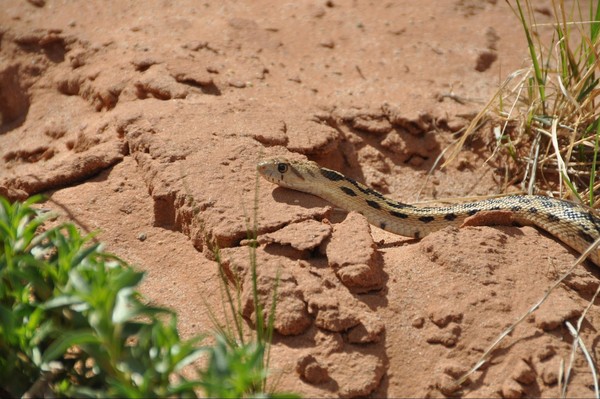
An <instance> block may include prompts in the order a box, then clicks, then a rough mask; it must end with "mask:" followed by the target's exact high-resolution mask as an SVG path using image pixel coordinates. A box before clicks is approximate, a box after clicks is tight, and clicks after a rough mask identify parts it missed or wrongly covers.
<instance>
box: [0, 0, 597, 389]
mask: <svg viewBox="0 0 600 399" xmlns="http://www.w3.org/2000/svg"><path fill="white" fill-rule="evenodd" d="M535 3H536V4H538V3H539V4H538V7H537V8H535V9H536V10H538V11H536V18H537V22H538V23H539V25H540V28H539V32H538V33H539V34H540V35H549V34H551V33H552V28H551V26H550V22H551V21H552V17H551V16H549V14H550V13H551V12H552V11H551V10H552V7H551V6H549V5H548V4H546V3H549V2H547V1H542V0H540V1H536V2H535ZM0 8H1V10H0V195H3V196H7V197H9V198H11V199H24V198H27V197H28V196H30V195H32V194H35V193H44V194H46V195H47V201H46V202H44V203H43V204H42V205H41V206H43V207H44V208H48V209H52V210H54V211H56V212H58V213H59V214H60V215H61V216H60V220H73V221H74V222H75V223H77V224H78V226H79V227H80V228H81V229H82V230H84V231H86V232H92V231H98V232H99V234H98V239H99V240H101V241H103V242H105V243H106V245H107V247H108V250H110V251H111V252H114V253H116V254H117V255H118V256H120V257H122V258H124V259H126V260H127V261H128V262H130V263H132V264H133V265H135V267H137V268H139V269H140V270H144V271H146V272H147V278H146V280H145V281H144V283H143V287H142V289H143V292H144V294H145V295H146V296H147V297H148V298H149V300H151V301H153V302H155V303H158V304H161V305H164V306H169V307H171V308H173V309H175V310H176V311H178V313H179V318H178V320H179V325H180V329H181V332H182V335H183V336H184V337H189V336H192V335H196V334H200V333H205V332H209V331H210V330H212V327H213V326H212V324H211V318H210V312H209V310H208V309H211V310H212V312H213V314H216V316H217V318H219V317H223V315H222V314H221V313H222V312H221V310H222V309H223V305H222V302H223V297H222V296H220V295H219V294H218V293H219V283H220V277H219V269H218V265H217V263H216V262H215V250H216V249H217V248H218V249H219V251H220V258H221V260H222V265H223V270H224V271H225V274H226V276H227V278H228V279H229V280H230V281H231V283H232V286H233V284H234V283H235V284H237V285H238V286H239V288H240V295H241V305H242V309H241V311H242V314H243V316H244V320H245V322H246V323H247V324H248V326H250V327H252V326H253V323H254V320H255V318H256V309H255V306H254V303H253V301H252V295H251V291H250V288H251V282H250V277H249V276H250V273H249V271H250V267H251V266H250V255H249V246H250V245H253V244H254V243H255V241H254V240H253V239H252V236H251V235H249V233H248V232H249V230H251V229H253V228H254V226H256V243H257V245H258V248H257V250H256V270H257V274H258V279H257V288H258V296H259V300H260V301H261V303H262V304H263V305H264V306H263V309H267V312H268V311H270V309H271V307H270V304H271V303H272V301H273V300H276V303H277V306H276V308H275V315H274V317H275V319H274V320H275V331H276V333H275V339H274V345H273V348H272V352H271V354H272V359H271V362H270V365H271V368H272V370H271V371H272V374H273V376H274V378H275V379H278V381H279V387H281V388H282V389H283V390H285V391H291V392H298V393H299V394H301V395H303V396H305V397H334V396H341V397H365V396H369V395H371V396H373V397H406V396H409V397H425V396H427V397H440V396H443V395H447V396H456V395H463V396H471V397H501V396H504V397H525V396H529V397H531V396H540V397H556V396H558V395H559V394H560V392H559V388H558V387H559V383H558V375H559V366H560V363H561V360H563V359H567V358H568V357H569V356H570V352H571V346H570V342H572V337H571V336H570V334H569V333H568V330H567V329H566V327H565V323H566V322H571V323H572V324H575V323H576V321H577V318H578V317H579V316H580V315H581V314H582V313H583V311H584V309H585V307H586V306H587V303H588V301H589V300H590V298H591V296H592V295H593V294H594V292H595V291H596V289H597V287H598V275H599V274H598V271H597V270H594V268H593V267H591V266H589V265H588V266H582V267H580V268H578V269H577V270H576V271H575V273H574V274H573V275H572V276H571V277H570V278H569V279H568V280H567V281H566V282H565V284H564V285H563V286H561V287H560V288H559V289H557V290H556V291H555V292H554V293H553V294H552V296H551V298H550V300H549V301H548V302H547V303H545V304H544V305H543V306H542V307H541V308H540V309H539V311H538V312H536V313H534V314H533V315H531V316H529V318H527V319H526V321H525V322H524V323H523V324H521V325H520V326H519V327H517V329H516V330H515V331H514V332H513V333H512V334H511V336H510V337H508V338H507V341H506V342H505V343H504V344H503V346H502V347H501V348H500V349H498V351H496V352H494V353H492V358H491V362H490V363H489V364H487V365H486V367H485V369H484V370H481V371H479V372H477V373H475V374H474V375H472V376H471V377H470V378H469V380H468V382H467V383H466V384H465V385H463V386H462V387H461V386H458V385H457V384H456V383H455V381H456V379H457V378H459V377H460V376H461V375H462V374H463V373H464V372H465V371H467V370H469V369H470V367H471V366H472V365H473V364H474V362H476V361H477V360H478V357H479V356H480V354H481V353H483V351H485V349H486V348H487V347H488V345H490V343H491V342H493V340H494V339H495V338H496V337H497V336H498V335H499V334H500V333H501V332H502V331H503V330H504V329H505V328H506V327H507V326H508V325H510V323H511V322H512V321H514V320H515V319H517V318H518V317H519V316H520V315H522V314H523V313H524V312H526V311H527V309H529V308H530V307H531V306H532V305H533V304H534V303H536V302H537V301H538V300H539V298H541V296H542V295H543V294H544V292H545V291H546V290H547V288H548V287H549V286H550V285H551V284H552V282H553V281H555V280H556V279H557V278H558V277H559V276H560V275H561V274H562V273H563V272H564V271H565V270H567V268H568V267H569V265H570V264H571V262H572V261H573V260H574V259H575V257H576V255H575V254H573V253H572V252H570V251H569V250H568V249H566V248H565V247H564V246H562V245H561V244H560V243H558V242H557V241H556V240H554V239H552V238H551V237H549V236H548V235H545V234H543V233H541V232H539V231H538V230H536V229H534V228H530V227H523V228H518V227H512V226H510V227H509V226H496V227H489V226H472V227H465V228H461V229H456V228H447V229H444V230H441V231H438V232H436V233H434V234H431V235H430V236H427V237H424V238H423V239H421V240H420V241H416V240H413V239H407V238H403V237H398V236H395V235H393V234H390V233H387V232H384V231H382V230H380V229H379V228H378V227H374V226H369V225H368V224H367V222H366V221H365V219H364V218H363V217H362V216H361V215H359V214H354V213H350V214H346V213H345V212H344V211H342V210H340V209H337V208H336V207H334V206H332V205H331V204H328V203H326V202H325V201H323V200H321V199H319V198H317V197H314V196H311V195H308V194H303V193H299V192H293V191H291V190H287V189H283V188H278V187H275V186H274V185H273V184H271V183H268V182H266V181H264V180H257V176H256V163H257V161H258V160H259V159H261V158H264V157H270V156H285V157H289V158H295V159H310V160H313V161H316V162H318V163H319V164H321V165H322V166H325V167H328V168H332V169H336V170H338V171H340V172H341V173H344V174H345V175H347V176H349V177H352V178H354V179H356V180H359V181H361V182H364V183H366V184H367V185H369V186H370V187H373V188H375V189H377V190H379V191H381V192H383V193H384V194H385V195H389V196H390V197H391V198H394V199H395V200H398V201H404V202H414V201H416V200H417V199H432V200H437V199H443V198H451V197H473V196H477V195H488V194H494V193H496V192H497V190H498V186H497V181H500V180H501V179H503V178H504V175H503V173H504V172H503V171H498V170H495V169H494V168H493V167H492V166H490V165H489V164H486V163H485V161H486V159H487V158H488V157H489V156H490V154H491V151H492V150H493V146H490V143H488V142H486V141H485V140H484V139H478V140H474V141H473V142H472V143H470V144H469V145H468V146H467V147H465V151H464V152H463V153H461V155H460V157H459V158H460V159H458V160H457V161H456V162H454V163H451V164H450V165H449V166H448V167H446V168H444V169H443V170H439V169H436V170H435V171H434V172H433V173H432V174H430V173H429V172H430V169H431V168H432V166H434V164H435V162H436V160H437V159H438V157H440V156H442V158H443V151H444V149H445V148H446V147H447V146H448V145H449V144H450V143H451V142H453V140H454V139H455V137H456V136H455V133H456V132H458V131H460V129H461V128H463V127H464V126H466V125H467V124H468V123H469V122H470V118H472V116H473V115H475V114H476V113H477V112H479V111H480V109H481V104H483V103H486V102H487V101H488V99H489V98H490V96H491V95H492V94H493V92H494V90H495V88H496V85H497V82H498V81H501V80H503V79H504V77H505V76H506V75H507V74H508V73H510V72H512V71H514V70H516V69H518V68H521V67H522V65H523V64H522V61H523V59H525V58H526V57H527V56H528V54H527V48H526V45H525V39H524V35H523V34H522V32H521V31H520V30H519V29H517V28H515V27H516V26H517V25H518V22H517V20H516V19H515V17H514V15H513V13H512V11H511V10H510V8H509V7H507V5H506V4H505V3H504V2H500V1H486V2H482V1H475V0H464V1H463V0H460V1H444V2H414V1H404V0H403V1H395V2H370V3H368V2H360V1H350V0H335V1H324V0H323V1H318V0H316V1H306V2H289V3H281V2H275V1H272V0H257V1H245V2H244V1H227V0H226V1H218V2H217V1H206V2H197V1H193V0H181V1H177V2H164V1H158V0H149V1H144V2H123V1H116V0H103V1H98V0H90V1H85V2H61V1H58V0H46V1H36V2H34V1H29V2H26V1H21V0H3V1H2V6H1V7H0ZM456 99H471V100H468V101H462V100H461V101H457V100H456ZM255 209H256V211H255ZM255 217H256V219H255ZM140 237H144V239H141V238H140ZM275 288H276V289H275ZM598 330H600V313H599V311H598V308H597V306H592V307H591V309H590V310H589V311H588V312H587V316H586V321H585V322H584V323H583V329H582V332H581V338H582V339H583V340H584V342H586V343H588V349H589V350H590V351H591V352H592V356H593V357H594V358H595V359H598V358H600V352H599V351H598V345H597V331H598ZM578 356H580V355H578ZM591 386H592V385H591V377H590V374H589V371H588V367H587V365H586V363H585V361H583V360H582V358H580V357H579V358H577V360H576V362H575V364H574V372H573V373H572V375H571V381H570V384H569V391H568V395H569V396H572V397H586V396H591V395H592V394H593V391H592V390H591V388H590V387H591Z"/></svg>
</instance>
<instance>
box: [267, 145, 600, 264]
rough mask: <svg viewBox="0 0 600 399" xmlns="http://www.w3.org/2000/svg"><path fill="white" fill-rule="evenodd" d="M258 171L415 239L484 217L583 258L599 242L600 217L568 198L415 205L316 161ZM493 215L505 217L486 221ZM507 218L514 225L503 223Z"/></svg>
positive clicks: (597, 257) (278, 160)
mask: <svg viewBox="0 0 600 399" xmlns="http://www.w3.org/2000/svg"><path fill="white" fill-rule="evenodd" d="M257 170H258V173H259V174H260V175H261V176H262V177H264V178H265V179H266V180H268V181H269V182H271V183H275V184H277V185H279V186H281V187H284V188H288V189H293V190H297V191H301V192H304V193H308V194H312V195H316V196H317V197H320V198H322V199H324V200H326V201H328V202H330V203H331V204H333V205H334V206H336V207H338V208H342V209H344V210H346V211H348V212H350V211H355V212H358V213H360V214H362V215H363V216H364V217H365V218H366V219H367V220H368V222H369V223H370V224H372V225H374V226H377V227H379V228H381V229H383V230H386V231H389V232H391V233H394V234H398V235H401V236H405V237H412V238H415V239H419V238H422V237H424V236H426V235H428V234H430V233H432V232H434V231H437V230H440V229H443V228H445V227H448V226H455V227H460V226H462V225H468V224H467V223H465V222H468V221H469V218H471V219H472V218H474V217H476V216H479V215H481V216H480V217H481V218H482V220H483V223H482V224H517V225H529V226H536V227H538V228H540V229H542V230H545V231H547V232H548V233H550V234H551V235H552V236H554V237H555V238H557V239H558V240H560V241H562V242H563V243H564V244H566V245H567V246H569V247H571V248H572V249H574V250H575V251H577V252H579V253H583V252H584V251H586V250H587V249H588V247H589V246H590V245H592V244H593V243H594V242H595V241H596V240H598V239H599V238H600V218H598V217H597V216H596V215H595V214H594V213H593V210H592V209H590V208H587V207H585V206H583V205H579V204H577V203H574V202H571V201H568V200H564V199H558V198H553V197H548V196H543V195H507V196H503V197H497V198H489V199H483V200H479V201H472V202H465V203H458V204H452V205H448V206H439V207H438V206H415V205H410V204H406V203H402V202H398V201H396V200H393V199H391V198H388V197H386V196H384V195H383V194H381V193H380V192H378V191H376V190H374V189H372V188H369V187H368V186H366V185H364V184H362V183H360V182H358V181H356V180H354V179H352V178H349V177H346V176H344V175H343V174H341V173H339V172H337V171H335V170H332V169H327V168H324V167H321V166H319V164H317V163H316V162H313V161H308V160H289V159H287V158H282V157H275V158H270V159H265V160H261V161H259V162H258V164H257ZM490 214H491V215H493V214H496V215H502V217H496V218H494V217H491V218H490V217H487V218H486V215H488V216H489V215H490ZM507 214H509V215H510V218H509V219H510V223H505V222H503V221H499V220H502V219H505V217H504V216H505V215H507ZM488 219H489V220H488ZM479 223H480V222H477V225H478V224H479ZM588 259H589V260H591V261H592V262H593V263H594V264H596V266H599V267H600V250H598V249H596V250H593V251H592V252H591V253H590V254H589V255H588Z"/></svg>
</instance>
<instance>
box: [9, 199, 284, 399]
mask: <svg viewBox="0 0 600 399" xmlns="http://www.w3.org/2000/svg"><path fill="white" fill-rule="evenodd" d="M38 200H39V197H34V198H31V199H29V200H27V201H26V202H24V203H18V202H16V203H14V204H10V203H9V202H8V201H6V200H5V199H4V198H1V197H0V395H1V396H8V397H17V396H18V397H21V396H27V397H42V396H56V395H57V396H78V397H79V396H84V397H129V398H142V397H144V398H145V397H196V396H197V390H198V389H200V388H204V389H205V392H206V393H208V394H209V395H210V396H223V397H241V396H248V395H253V396H268V395H265V394H263V393H262V392H263V391H262V388H263V385H262V384H261V382H262V381H264V380H265V375H266V368H265V367H264V362H263V360H264V348H265V347H264V345H263V344H264V343H260V342H252V341H250V342H247V343H245V344H244V345H241V346H235V347H234V346H232V345H229V344H225V343H227V342H228V341H227V338H225V337H223V336H219V335H217V337H216V340H217V343H216V345H215V346H213V347H199V346H197V343H198V342H199V341H200V340H202V339H203V337H202V336H200V337H195V338H192V339H190V340H186V341H184V340H181V338H180V336H179V333H178V330H177V322H176V315H175V314H174V313H173V312H171V311H169V310H167V309H164V308H159V307H153V306H149V305H148V304H147V303H146V302H145V301H144V300H143V298H142V297H141V295H140V294H139V293H138V292H137V290H136V288H137V286H138V285H139V283H140V281H141V280H142V278H143V273H141V272H138V271H135V270H134V269H132V268H131V267H130V266H129V265H127V264H126V263H125V262H124V261H122V260H121V259H119V258H118V257H116V256H114V255H111V254H108V253H106V252H104V251H103V250H102V245H101V244H99V243H94V242H92V236H91V235H88V236H81V235H80V234H79V231H78V230H77V228H75V226H73V225H72V224H70V223H65V224H60V225H58V226H56V227H53V228H49V229H47V230H45V231H42V229H43V225H44V222H45V220H46V219H47V217H45V216H43V215H41V214H39V213H38V212H36V211H35V210H34V208H33V207H32V206H31V205H32V204H34V203H35V202H36V201H38ZM203 354H207V355H208V365H207V368H206V369H205V370H201V371H199V374H198V375H199V378H195V379H191V380H188V379H186V378H184V376H183V375H182V374H181V370H182V369H183V368H184V367H185V366H187V365H189V364H190V363H192V362H193V361H194V360H196V359H198V358H199V357H200V356H201V355H203ZM272 396H276V395H272Z"/></svg>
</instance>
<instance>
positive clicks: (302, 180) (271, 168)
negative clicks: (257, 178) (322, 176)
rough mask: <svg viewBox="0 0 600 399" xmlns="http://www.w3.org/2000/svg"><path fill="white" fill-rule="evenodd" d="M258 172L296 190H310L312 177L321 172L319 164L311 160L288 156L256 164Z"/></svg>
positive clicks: (276, 182) (269, 179)
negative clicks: (287, 157) (294, 158)
mask: <svg viewBox="0 0 600 399" xmlns="http://www.w3.org/2000/svg"><path fill="white" fill-rule="evenodd" d="M256 168H257V169H258V173H260V175H261V176H262V177H264V178H265V179H266V180H268V181H270V182H271V183H275V184H277V185H279V186H281V187H286V188H291V189H294V190H301V191H309V190H307V187H308V188H310V187H311V184H313V185H314V182H313V183H311V181H310V178H311V177H313V178H314V177H315V175H316V174H318V173H319V165H317V164H316V163H315V162H310V161H293V160H289V159H286V158H270V159H267V160H264V161H260V162H259V163H258V165H257V166H256Z"/></svg>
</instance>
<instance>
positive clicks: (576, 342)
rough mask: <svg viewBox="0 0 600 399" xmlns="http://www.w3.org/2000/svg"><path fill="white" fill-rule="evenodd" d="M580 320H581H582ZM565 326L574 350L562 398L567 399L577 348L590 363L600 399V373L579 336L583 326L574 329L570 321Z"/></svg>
mask: <svg viewBox="0 0 600 399" xmlns="http://www.w3.org/2000/svg"><path fill="white" fill-rule="evenodd" d="M598 292H600V290H598V291H596V294H595V295H594V298H595V297H596V295H597V294H598ZM592 303H594V301H593V300H592V301H590V305H591V304H592ZM588 308H589V307H588ZM586 310H587V309H586ZM579 320H581V318H580V319H579ZM565 324H566V325H567V328H568V329H569V332H570V333H571V335H572V336H573V350H572V351H571V359H570V363H569V367H568V368H567V373H566V375H565V380H564V384H563V386H562V389H563V390H562V393H561V397H563V398H566V397H567V387H568V383H569V376H570V374H571V367H572V365H573V362H574V360H575V353H576V352H577V347H580V348H581V351H582V352H583V355H584V356H585V359H586V361H587V363H588V366H589V367H590V371H591V372H592V378H593V380H594V393H595V396H596V399H600V389H599V388H598V373H597V372H596V366H595V365H594V361H593V360H592V357H591V356H590V353H589V352H588V350H587V348H586V346H585V343H584V342H583V340H582V339H581V337H580V336H579V330H580V328H581V326H580V325H579V323H578V325H577V329H575V327H573V325H572V324H571V323H569V322H568V321H567V322H566V323H565Z"/></svg>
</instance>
